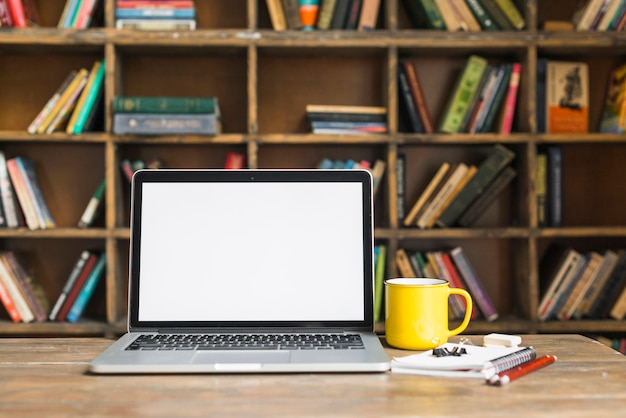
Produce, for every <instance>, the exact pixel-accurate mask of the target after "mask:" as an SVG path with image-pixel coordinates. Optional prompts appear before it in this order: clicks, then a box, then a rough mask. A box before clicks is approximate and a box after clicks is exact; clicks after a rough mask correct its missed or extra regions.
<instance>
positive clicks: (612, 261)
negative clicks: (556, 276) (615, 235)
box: [572, 250, 618, 319]
mask: <svg viewBox="0 0 626 418" xmlns="http://www.w3.org/2000/svg"><path fill="white" fill-rule="evenodd" d="M617 260H618V254H617V253H616V252H615V251H612V250H606V251H605V252H604V253H603V254H602V260H601V261H600V264H599V265H598V268H597V269H596V271H595V272H594V274H592V277H591V280H590V281H591V284H590V285H589V287H588V288H587V290H586V291H585V294H584V295H583V297H582V299H581V301H580V303H579V304H578V306H577V307H576V310H575V311H574V314H573V315H572V316H573V317H574V318H575V319H581V318H583V317H584V316H586V315H587V314H588V312H589V309H590V308H591V304H592V303H593V301H594V300H595V298H596V295H598V294H599V293H600V290H601V289H602V287H603V286H604V284H605V283H606V280H607V278H608V277H609V275H610V274H611V272H612V271H613V269H614V268H615V265H616V264H617Z"/></svg>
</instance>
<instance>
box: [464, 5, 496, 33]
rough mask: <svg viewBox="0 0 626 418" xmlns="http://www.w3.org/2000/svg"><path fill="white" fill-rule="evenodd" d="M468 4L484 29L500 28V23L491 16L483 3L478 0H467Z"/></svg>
mask: <svg viewBox="0 0 626 418" xmlns="http://www.w3.org/2000/svg"><path fill="white" fill-rule="evenodd" d="M465 2H466V3H467V6H468V7H469V8H470V10H471V12H472V13H473V14H474V16H475V17H476V20H477V21H478V23H479V24H480V27H481V29H482V30H498V29H499V28H498V25H497V24H496V22H495V21H494V20H493V19H492V18H491V16H489V13H488V12H487V10H486V9H485V8H484V7H483V5H482V4H481V3H480V1H478V0H465Z"/></svg>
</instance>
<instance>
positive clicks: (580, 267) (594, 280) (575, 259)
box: [537, 244, 626, 321]
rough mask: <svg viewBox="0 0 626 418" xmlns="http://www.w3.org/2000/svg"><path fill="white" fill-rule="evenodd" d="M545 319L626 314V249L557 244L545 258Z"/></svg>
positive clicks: (542, 276) (542, 270)
mask: <svg viewBox="0 0 626 418" xmlns="http://www.w3.org/2000/svg"><path fill="white" fill-rule="evenodd" d="M540 279H541V282H542V283H543V284H544V285H545V286H544V289H543V295H542V298H541V302H540V304H539V308H538V312H537V317H538V318H539V319H540V320H542V321H545V320H550V319H559V320H562V321H567V320H570V319H583V318H587V319H604V318H613V319H616V320H622V319H624V317H625V316H626V251H625V250H623V249H619V250H611V249H608V250H604V251H586V252H585V251H577V250H575V249H574V248H571V247H568V246H563V245H558V244H554V245H552V246H550V247H549V248H548V250H547V251H546V253H545V255H544V256H543V257H542V260H541V265H540Z"/></svg>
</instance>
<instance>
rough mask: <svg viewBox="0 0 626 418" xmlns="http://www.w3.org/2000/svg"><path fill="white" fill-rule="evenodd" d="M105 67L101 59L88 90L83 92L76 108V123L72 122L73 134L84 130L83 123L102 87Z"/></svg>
mask: <svg viewBox="0 0 626 418" xmlns="http://www.w3.org/2000/svg"><path fill="white" fill-rule="evenodd" d="M105 67H106V66H105V62H104V60H102V62H101V63H100V66H99V67H98V70H97V73H96V76H95V78H94V80H93V84H92V85H91V86H87V87H89V90H88V91H87V92H86V93H85V94H86V96H85V102H84V104H83V106H82V107H81V108H80V109H79V110H78V112H79V113H78V116H77V117H76V123H75V124H74V129H73V133H74V134H80V133H83V131H84V130H85V124H86V122H87V119H88V117H89V114H90V113H91V111H92V109H93V107H94V105H95V103H96V99H97V98H98V94H99V92H100V89H103V88H104V74H105V72H106V69H105ZM87 87H86V88H87Z"/></svg>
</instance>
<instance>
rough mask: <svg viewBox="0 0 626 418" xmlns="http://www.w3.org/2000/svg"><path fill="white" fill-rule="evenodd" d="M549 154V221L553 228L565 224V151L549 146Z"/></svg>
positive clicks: (547, 200) (555, 146) (547, 198)
mask: <svg viewBox="0 0 626 418" xmlns="http://www.w3.org/2000/svg"><path fill="white" fill-rule="evenodd" d="M546 153H547V164H548V165H547V173H546V176H547V190H546V192H547V194H546V202H547V209H548V210H547V213H546V214H547V216H548V218H547V221H548V225H549V226H551V227H559V226H561V225H562V224H563V149H562V148H561V146H559V145H549V146H548V147H547V149H546Z"/></svg>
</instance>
